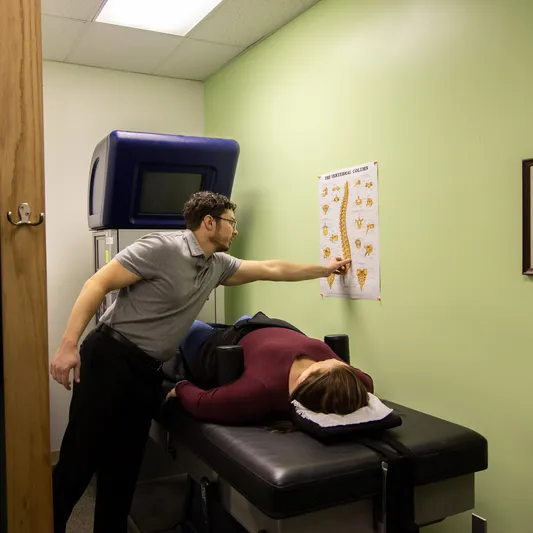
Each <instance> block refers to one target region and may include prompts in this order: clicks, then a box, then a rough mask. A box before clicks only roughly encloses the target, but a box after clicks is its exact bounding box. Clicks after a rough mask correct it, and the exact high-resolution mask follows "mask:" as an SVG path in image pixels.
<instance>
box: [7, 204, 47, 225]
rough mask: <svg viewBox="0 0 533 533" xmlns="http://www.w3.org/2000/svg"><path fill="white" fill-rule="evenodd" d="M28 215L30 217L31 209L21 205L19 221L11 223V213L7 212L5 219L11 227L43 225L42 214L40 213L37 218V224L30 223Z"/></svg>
mask: <svg viewBox="0 0 533 533" xmlns="http://www.w3.org/2000/svg"><path fill="white" fill-rule="evenodd" d="M30 215H31V207H30V205H29V204H27V203H23V204H20V205H19V217H20V220H19V221H18V222H13V219H12V218H11V211H8V213H7V219H8V220H9V222H11V224H13V226H23V225H24V226H38V225H39V224H42V223H43V220H44V213H41V214H40V216H39V220H38V221H37V222H31V221H30Z"/></svg>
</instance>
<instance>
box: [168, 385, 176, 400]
mask: <svg viewBox="0 0 533 533" xmlns="http://www.w3.org/2000/svg"><path fill="white" fill-rule="evenodd" d="M175 397H176V389H175V388H174V389H172V390H171V391H170V392H169V393H168V394H167V399H166V400H165V401H167V402H168V400H170V398H175Z"/></svg>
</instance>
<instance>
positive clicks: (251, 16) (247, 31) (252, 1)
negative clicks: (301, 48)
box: [187, 0, 319, 47]
mask: <svg viewBox="0 0 533 533" xmlns="http://www.w3.org/2000/svg"><path fill="white" fill-rule="evenodd" d="M318 1H319V0H224V2H222V3H221V4H220V5H219V6H218V7H217V8H216V9H214V10H213V11H212V12H211V13H210V14H209V15H208V16H207V17H206V18H205V19H204V20H203V21H202V22H200V24H198V26H196V28H193V29H192V30H191V31H190V32H189V33H188V34H187V37H191V38H193V39H201V40H204V41H212V42H216V43H224V44H232V45H237V46H245V47H246V46H250V45H252V44H253V43H255V42H256V41H258V40H259V39H261V38H262V37H263V36H265V35H267V34H269V33H272V32H274V31H276V30H278V29H279V28H281V27H283V26H284V25H285V24H287V23H288V22H290V21H291V20H292V19H294V18H296V17H297V16H298V15H300V14H301V13H303V12H304V11H306V10H307V9H308V8H310V7H311V6H312V5H314V4H316V3H318Z"/></svg>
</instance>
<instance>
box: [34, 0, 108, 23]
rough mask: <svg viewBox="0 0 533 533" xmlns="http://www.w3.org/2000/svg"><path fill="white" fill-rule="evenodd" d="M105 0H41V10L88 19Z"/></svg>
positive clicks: (90, 18)
mask: <svg viewBox="0 0 533 533" xmlns="http://www.w3.org/2000/svg"><path fill="white" fill-rule="evenodd" d="M104 1H105V0H41V12H42V13H43V14H44V15H55V16H56V17H65V18H70V19H77V20H85V21H89V20H92V19H93V18H94V16H95V15H96V13H98V10H99V9H100V6H101V5H102V4H103V3H104Z"/></svg>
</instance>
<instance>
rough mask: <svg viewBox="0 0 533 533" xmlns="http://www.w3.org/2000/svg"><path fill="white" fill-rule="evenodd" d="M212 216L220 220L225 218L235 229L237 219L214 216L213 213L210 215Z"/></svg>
mask: <svg viewBox="0 0 533 533" xmlns="http://www.w3.org/2000/svg"><path fill="white" fill-rule="evenodd" d="M211 216H212V217H213V218H218V219H220V220H225V221H226V222H229V223H230V224H231V226H232V227H233V229H237V221H236V220H235V219H234V218H224V217H216V216H214V215H211Z"/></svg>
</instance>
